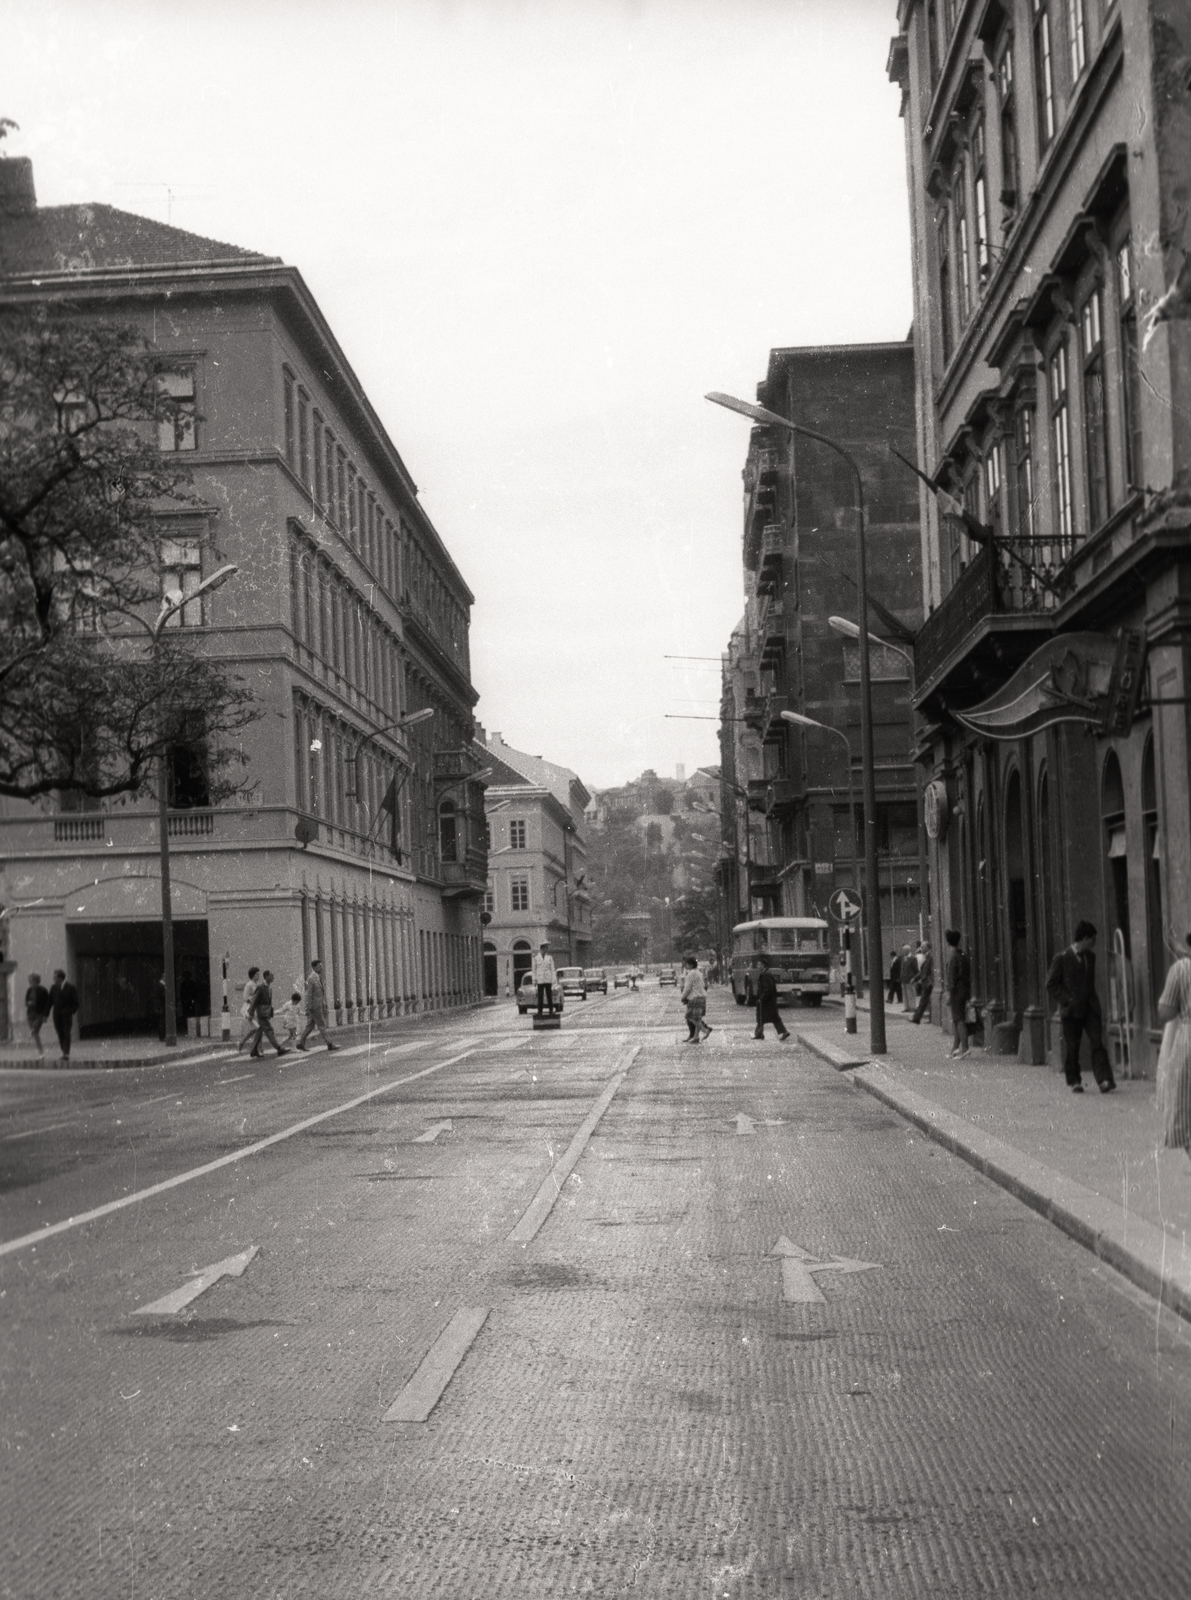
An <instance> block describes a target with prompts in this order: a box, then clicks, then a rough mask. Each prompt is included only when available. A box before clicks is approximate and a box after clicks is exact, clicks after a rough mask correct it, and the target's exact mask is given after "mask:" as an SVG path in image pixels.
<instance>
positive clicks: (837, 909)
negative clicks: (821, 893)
mask: <svg viewBox="0 0 1191 1600" xmlns="http://www.w3.org/2000/svg"><path fill="white" fill-rule="evenodd" d="M827 904H828V905H829V906H830V907H831V915H832V916H833V917H834V918H835V920H836V921H837V922H855V921H856V920H857V919H858V918H859V916H860V909H861V901H860V893H859V891H858V890H856V889H837V890H836V891H835V893H834V894H833V895H832V896H831V899H830V900H829V901H828V902H827Z"/></svg>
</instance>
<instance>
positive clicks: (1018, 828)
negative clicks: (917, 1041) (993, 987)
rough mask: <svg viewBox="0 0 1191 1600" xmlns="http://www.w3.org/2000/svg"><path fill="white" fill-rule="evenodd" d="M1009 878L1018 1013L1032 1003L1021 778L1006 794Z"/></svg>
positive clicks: (1011, 949)
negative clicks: (1028, 981)
mask: <svg viewBox="0 0 1191 1600" xmlns="http://www.w3.org/2000/svg"><path fill="white" fill-rule="evenodd" d="M1005 875H1006V880H1007V883H1008V889H1009V895H1008V901H1009V904H1008V907H1007V909H1008V913H1009V967H1010V979H1011V982H1012V994H1011V996H1010V1001H1011V1004H1012V1006H1013V1009H1014V1010H1015V1011H1024V1010H1025V1008H1026V1006H1027V1005H1028V1004H1029V998H1028V995H1027V992H1026V851H1025V837H1024V830H1023V828H1022V817H1021V775H1020V774H1019V773H1017V772H1015V773H1013V775H1012V776H1011V777H1010V779H1009V785H1008V788H1007V789H1006V791H1005Z"/></svg>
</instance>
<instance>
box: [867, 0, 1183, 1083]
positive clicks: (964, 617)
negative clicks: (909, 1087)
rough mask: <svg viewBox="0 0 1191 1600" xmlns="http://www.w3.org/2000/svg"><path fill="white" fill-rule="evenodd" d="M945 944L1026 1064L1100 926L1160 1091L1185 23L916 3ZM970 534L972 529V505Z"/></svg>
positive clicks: (907, 91)
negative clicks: (1060, 987)
mask: <svg viewBox="0 0 1191 1600" xmlns="http://www.w3.org/2000/svg"><path fill="white" fill-rule="evenodd" d="M898 21H899V27H900V29H901V32H900V33H899V35H898V37H897V38H896V39H894V41H893V45H892V48H891V51H890V57H889V69H890V74H891V76H892V77H893V78H894V79H895V81H896V82H897V83H898V84H899V85H900V86H901V89H902V116H903V120H904V126H905V140H906V153H907V166H908V172H909V201H910V223H911V232H912V238H913V251H912V261H913V272H914V298H915V312H914V348H915V355H916V364H917V421H918V447H919V461H920V464H921V466H922V469H923V470H924V471H925V472H926V473H927V474H929V476H930V477H931V478H932V479H934V480H935V481H936V482H937V483H940V484H941V485H942V486H943V487H944V488H945V489H946V491H947V493H948V495H949V496H950V498H949V499H947V500H944V499H942V498H936V497H935V496H934V495H932V494H930V493H928V492H927V491H926V490H925V489H923V491H922V520H923V556H924V586H925V595H926V601H927V605H928V608H929V615H928V616H927V618H926V620H925V622H924V624H923V626H922V628H921V631H920V632H919V634H918V637H917V639H916V641H915V647H914V653H915V658H916V663H917V682H916V686H915V701H916V705H917V707H918V711H919V715H920V719H921V727H922V733H921V736H920V742H921V756H922V761H923V763H924V774H925V777H926V780H927V790H926V795H927V801H928V807H927V817H928V822H929V825H930V831H931V845H930V851H931V869H932V873H933V877H934V884H935V891H934V900H935V919H934V933H935V936H936V939H937V938H938V936H939V934H940V933H941V931H942V929H943V928H944V927H948V926H953V927H956V928H959V929H960V930H961V931H962V932H963V934H964V937H965V940H966V941H967V943H968V945H969V947H970V950H971V954H972V965H973V992H974V998H975V1000H976V1002H977V1004H978V1006H979V1007H980V1009H981V1010H982V1011H983V1012H984V1013H985V1015H986V1016H987V1018H988V1019H989V1021H990V1022H991V1023H993V1024H1001V1029H1002V1031H1001V1035H1000V1039H999V1043H1000V1045H1001V1047H1002V1048H1012V1045H1013V1042H1014V1040H1015V1039H1016V1041H1017V1047H1018V1051H1019V1056H1020V1058H1021V1059H1022V1060H1023V1061H1027V1062H1042V1061H1043V1060H1045V1059H1046V1058H1047V1055H1048V1053H1049V1054H1050V1055H1051V1056H1052V1057H1053V1056H1055V1055H1056V1054H1057V1051H1058V1047H1059V1040H1058V1030H1057V1027H1056V1026H1055V1024H1054V1021H1053V1018H1052V1015H1051V1013H1052V1011H1053V1006H1052V1005H1051V1003H1050V1001H1049V998H1048V996H1047V994H1046V987H1045V983H1046V974H1047V968H1048V965H1049V962H1050V960H1051V958H1052V957H1053V956H1054V954H1055V953H1056V952H1057V951H1058V950H1060V949H1061V948H1062V947H1063V946H1064V945H1066V944H1067V943H1069V941H1070V939H1071V934H1072V928H1073V926H1074V924H1075V923H1076V922H1077V921H1078V920H1080V919H1081V918H1087V919H1089V920H1090V921H1092V922H1093V923H1094V924H1095V925H1096V926H1097V927H1098V928H1099V930H1100V951H1101V954H1100V957H1099V966H1098V969H1097V970H1098V974H1099V975H1100V977H1101V991H1102V997H1103V999H1104V1001H1105V1010H1106V1014H1107V1013H1109V1012H1110V1011H1111V1013H1112V1014H1113V1016H1114V1018H1115V1022H1114V1025H1113V1027H1112V1033H1113V1036H1114V1039H1115V1042H1116V1046H1117V1048H1118V1050H1119V1052H1120V1053H1121V1054H1122V1055H1123V1054H1124V1053H1125V1051H1126V1050H1128V1051H1129V1054H1130V1056H1131V1060H1132V1065H1133V1068H1134V1070H1135V1071H1145V1070H1148V1069H1150V1068H1152V1066H1153V1063H1154V1059H1155V1056H1156V1054H1157V1047H1158V1041H1159V1039H1160V1037H1161V1030H1160V1024H1159V1022H1158V1017H1157V1001H1158V997H1159V995H1160V994H1161V992H1162V987H1163V982H1164V979H1165V976H1166V971H1167V967H1168V964H1169V960H1170V951H1169V946H1168V940H1169V939H1171V938H1176V939H1179V940H1182V939H1183V937H1184V936H1185V934H1186V931H1187V929H1188V927H1191V807H1189V805H1188V791H1189V787H1191V783H1189V780H1191V770H1189V767H1191V763H1189V757H1188V750H1189V748H1191V745H1189V741H1188V706H1187V699H1188V696H1189V695H1191V628H1189V614H1188V602H1187V599H1186V596H1187V594H1188V592H1189V591H1191V539H1189V537H1188V535H1189V534H1191V431H1189V429H1188V424H1187V418H1188V417H1189V416H1191V322H1189V321H1188V317H1189V315H1191V267H1189V265H1188V262H1189V257H1191V222H1189V220H1188V219H1189V212H1188V208H1187V190H1188V174H1189V173H1191V76H1189V75H1188V63H1189V62H1191V7H1189V6H1188V5H1187V4H1186V3H1185V0H1182V3H1163V0H1117V3H1116V4H1100V3H1098V4H1092V3H1091V0H1087V3H1084V0H1069V3H1068V0H1064V3H1063V4H1059V3H1058V0H990V3H988V4H985V5H980V6H962V7H957V6H954V5H933V4H927V5H923V4H919V3H914V0H902V3H901V4H900V5H899V7H898ZM957 502H958V503H959V505H960V506H962V508H963V510H964V511H965V512H966V513H967V520H966V521H965V520H964V519H963V518H962V517H960V516H958V515H956V514H954V512H955V510H956V503H957Z"/></svg>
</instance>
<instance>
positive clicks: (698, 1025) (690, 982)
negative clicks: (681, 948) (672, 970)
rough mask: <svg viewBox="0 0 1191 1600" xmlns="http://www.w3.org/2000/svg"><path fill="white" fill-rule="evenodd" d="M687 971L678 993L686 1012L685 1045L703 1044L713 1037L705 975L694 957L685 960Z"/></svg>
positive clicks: (684, 973) (684, 965)
mask: <svg viewBox="0 0 1191 1600" xmlns="http://www.w3.org/2000/svg"><path fill="white" fill-rule="evenodd" d="M682 964H683V967H684V968H685V971H684V972H683V974H682V985H681V987H680V988H679V991H678V998H679V1000H681V1002H682V1004H683V1006H684V1008H685V1010H686V1025H687V1037H686V1038H685V1039H684V1040H683V1043H684V1044H702V1043H703V1041H704V1039H707V1038H710V1036H711V1032H712V1029H711V1025H710V1023H709V1022H708V1021H707V1020H706V1017H707V988H706V986H705V984H704V982H703V974H702V973H701V972H700V971H699V963H698V962H697V961H696V960H695V957H694V956H686V957H685V958H684V959H683V963H682Z"/></svg>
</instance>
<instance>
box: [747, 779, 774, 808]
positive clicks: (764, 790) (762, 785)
mask: <svg viewBox="0 0 1191 1600" xmlns="http://www.w3.org/2000/svg"><path fill="white" fill-rule="evenodd" d="M748 803H749V810H750V811H760V812H761V813H762V814H764V813H765V812H766V811H767V810H768V809H769V779H768V778H750V779H749V781H748Z"/></svg>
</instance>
